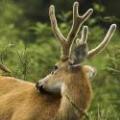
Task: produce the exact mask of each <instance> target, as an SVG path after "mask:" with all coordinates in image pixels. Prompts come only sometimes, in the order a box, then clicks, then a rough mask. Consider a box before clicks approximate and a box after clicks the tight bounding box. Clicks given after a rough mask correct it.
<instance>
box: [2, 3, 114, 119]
mask: <svg viewBox="0 0 120 120" xmlns="http://www.w3.org/2000/svg"><path fill="white" fill-rule="evenodd" d="M78 6H79V4H78V2H75V3H74V5H73V24H72V27H71V29H70V32H69V33H68V36H67V37H64V36H63V34H62V33H61V32H60V30H59V28H58V25H57V20H56V17H55V8H54V6H53V5H51V6H50V9H49V15H50V20H51V26H52V30H53V33H54V34H55V36H56V38H57V39H58V40H59V41H60V43H61V51H62V52H61V57H60V60H59V62H58V63H57V64H56V65H55V67H54V70H53V71H52V72H51V73H50V74H49V75H47V76H46V77H45V78H43V79H41V80H39V81H38V82H37V84H36V85H35V84H34V83H30V82H25V81H22V80H18V79H16V78H12V77H3V76H1V77H0V120H78V119H82V118H83V117H84V116H86V114H85V112H86V110H87V109H88V107H89V105H90V103H91V99H92V89H91V83H90V80H89V79H90V78H91V77H92V76H93V75H94V73H95V69H94V68H92V67H91V66H88V65H84V64H82V63H83V61H84V60H85V59H89V58H91V57H93V56H95V55H96V54H98V53H100V52H101V51H102V50H103V49H104V48H105V47H106V46H107V44H108V42H109V41H110V39H111V37H112V36H113V34H114V32H115V29H116V25H115V24H112V25H111V26H110V28H109V30H108V32H107V34H106V36H105V38H104V39H103V41H102V42H101V43H100V44H99V45H98V46H97V47H96V48H94V49H92V50H90V51H89V50H88V46H87V38H88V27H87V26H83V28H82V31H81V37H79V31H80V28H81V26H82V25H83V23H84V22H85V21H86V20H87V19H88V18H89V17H90V15H91V14H92V12H93V10H92V9H89V10H88V11H87V12H86V13H85V14H84V15H82V16H80V15H79V13H78Z"/></svg>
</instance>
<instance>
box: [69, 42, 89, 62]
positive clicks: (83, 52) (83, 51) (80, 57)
mask: <svg viewBox="0 0 120 120" xmlns="http://www.w3.org/2000/svg"><path fill="white" fill-rule="evenodd" d="M87 54H88V47H87V44H86V43H81V44H79V45H78V46H76V47H75V48H73V51H72V53H71V56H70V62H71V63H72V64H79V63H81V62H83V61H84V60H85V58H86V57H87Z"/></svg>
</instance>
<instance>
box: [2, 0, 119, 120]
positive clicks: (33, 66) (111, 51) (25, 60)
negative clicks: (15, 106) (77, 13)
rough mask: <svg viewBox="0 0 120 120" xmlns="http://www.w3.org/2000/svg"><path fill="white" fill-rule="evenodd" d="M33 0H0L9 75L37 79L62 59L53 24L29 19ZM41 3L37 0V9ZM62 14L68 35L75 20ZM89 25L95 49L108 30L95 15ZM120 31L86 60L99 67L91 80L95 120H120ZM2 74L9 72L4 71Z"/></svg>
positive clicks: (92, 113) (61, 19) (63, 25)
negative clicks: (99, 51)
mask: <svg viewBox="0 0 120 120" xmlns="http://www.w3.org/2000/svg"><path fill="white" fill-rule="evenodd" d="M29 2H30V1H29ZM29 2H27V1H26V2H25V3H24V6H23V4H21V2H20V3H19V2H18V3H15V2H13V1H11V0H9V1H7V0H2V1H0V5H1V6H0V15H1V17H0V63H2V64H5V65H6V66H8V67H9V68H10V70H11V71H12V72H11V73H10V74H7V75H9V76H15V77H17V78H20V79H24V80H27V81H33V82H35V81H37V80H38V79H40V78H42V77H43V76H45V75H46V74H48V73H49V71H50V69H51V67H52V66H53V65H54V63H55V62H56V61H57V60H58V59H59V53H60V49H59V47H60V46H59V43H58V41H57V40H56V39H55V37H54V36H53V33H52V31H51V28H50V24H49V23H41V22H38V21H36V20H35V21H32V20H31V19H30V20H29V17H28V15H30V13H28V12H30V11H27V13H26V11H25V6H26V5H27V4H28V3H29ZM71 3H72V2H71ZM29 4H30V3H29ZM37 4H38V2H37V1H35V4H33V6H34V9H35V6H36V5H37ZM40 4H41V5H42V3H40ZM61 4H62V3H61ZM71 6H72V5H71ZM37 8H38V7H37ZM31 9H32V8H31ZM36 10H37V9H36ZM36 10H35V11H36ZM25 13H26V14H27V15H26V14H25ZM62 14H63V15H62ZM62 14H61V15H59V16H58V18H59V19H60V21H64V22H66V24H65V23H62V22H61V23H60V25H59V26H60V28H61V30H62V31H63V33H64V34H65V35H66V33H67V31H68V29H69V27H68V26H70V24H71V21H69V19H68V18H69V14H64V13H62ZM64 15H66V16H67V15H68V17H65V16H64ZM31 17H32V16H31ZM63 18H64V19H63ZM46 19H47V18H46ZM47 21H48V20H47ZM86 24H88V25H89V26H90V28H89V29H90V34H89V40H88V43H89V46H90V48H92V47H94V46H96V45H97V44H98V43H99V42H100V41H101V40H102V39H103V37H104V35H105V32H106V31H107V30H105V29H103V28H101V27H100V26H99V25H96V19H93V18H92V19H91V20H90V22H89V23H86ZM119 34H120V32H119V31H117V32H116V34H115V35H114V37H113V38H112V41H111V43H110V45H109V46H108V48H107V49H106V50H105V51H104V53H101V55H98V56H97V57H95V59H94V58H93V59H91V60H88V61H86V63H87V64H91V65H93V66H95V67H96V68H97V70H98V74H97V76H96V77H95V80H93V81H91V82H92V84H93V91H94V98H93V102H92V106H91V108H90V110H89V112H88V114H89V117H90V119H91V120H120V114H119V113H120V94H119V91H120V35H119ZM1 74H5V75H6V73H2V71H1Z"/></svg>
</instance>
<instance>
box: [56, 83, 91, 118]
mask: <svg viewBox="0 0 120 120" xmlns="http://www.w3.org/2000/svg"><path fill="white" fill-rule="evenodd" d="M77 82H78V81H77ZM77 82H76V83H74V85H73V86H71V85H70V86H69V87H68V88H67V87H66V86H64V87H63V89H64V92H63V93H62V99H61V104H60V109H59V110H58V114H57V115H56V119H55V120H78V119H81V118H82V117H83V116H85V114H84V113H85V111H86V109H87V108H88V106H89V104H90V101H91V88H90V85H89V83H87V82H89V81H85V82H83V83H81V84H78V83H77ZM74 86H76V87H75V88H73V87H74ZM78 88H80V89H78ZM76 106H77V108H78V109H79V110H78V109H77V108H76Z"/></svg>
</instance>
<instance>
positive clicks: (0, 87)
mask: <svg viewBox="0 0 120 120" xmlns="http://www.w3.org/2000/svg"><path fill="white" fill-rule="evenodd" d="M62 65H63V64H62ZM65 66H66V64H65V65H64V66H62V67H63V68H61V72H60V71H59V74H60V75H61V76H64V80H65V81H64V83H65V88H63V90H62V93H61V94H62V96H61V97H60V96H53V95H48V94H47V95H46V94H42V93H40V92H38V91H37V89H36V88H35V84H34V83H30V82H25V81H22V80H18V79H16V78H12V77H3V76H1V77H0V120H53V118H54V119H55V120H78V115H77V114H76V113H75V109H74V107H73V106H72V105H71V103H70V101H69V100H68V99H67V98H66V95H68V96H69V97H70V99H71V100H72V101H73V102H74V104H76V105H77V106H78V107H79V108H80V109H82V110H83V111H86V109H87V108H88V106H89V104H90V101H91V93H92V92H91V86H90V83H89V80H88V78H87V77H86V68H85V67H80V68H77V69H75V71H72V74H71V72H69V71H68V70H67V69H66V70H65V68H64V67H65ZM62 69H64V72H63V71H62ZM66 74H67V75H66ZM65 75H66V76H65ZM81 118H82V114H81Z"/></svg>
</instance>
